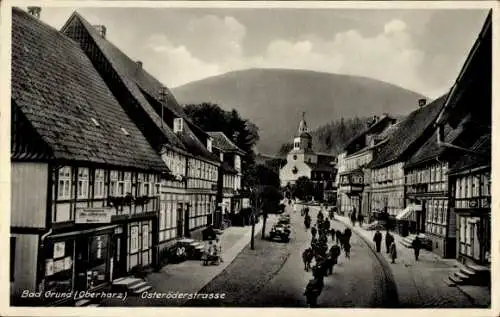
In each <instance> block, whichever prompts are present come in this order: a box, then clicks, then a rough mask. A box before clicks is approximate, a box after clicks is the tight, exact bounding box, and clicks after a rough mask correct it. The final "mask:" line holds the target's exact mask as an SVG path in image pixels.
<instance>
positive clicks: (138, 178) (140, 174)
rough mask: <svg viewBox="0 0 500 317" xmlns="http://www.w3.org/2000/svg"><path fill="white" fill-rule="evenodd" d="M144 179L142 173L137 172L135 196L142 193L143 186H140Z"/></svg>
mask: <svg viewBox="0 0 500 317" xmlns="http://www.w3.org/2000/svg"><path fill="white" fill-rule="evenodd" d="M143 181H144V175H143V174H142V173H138V174H137V197H139V196H142V195H143V193H142V192H143V190H144V188H143V187H142V183H143Z"/></svg>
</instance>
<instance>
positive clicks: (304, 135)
mask: <svg viewBox="0 0 500 317" xmlns="http://www.w3.org/2000/svg"><path fill="white" fill-rule="evenodd" d="M335 160H336V158H335V156H333V155H330V154H326V153H317V152H315V151H314V150H313V149H312V136H311V134H310V133H309V129H308V128H307V123H306V120H305V112H304V113H302V120H301V121H300V122H299V128H298V131H297V134H296V135H295V137H294V139H293V148H292V149H291V150H290V152H289V153H288V155H287V159H286V161H287V163H286V164H285V165H284V166H283V167H282V168H281V169H280V181H281V186H282V187H285V186H287V185H293V184H294V183H295V182H296V181H297V179H299V178H300V177H302V176H305V177H307V178H309V179H311V180H312V181H313V182H314V185H315V186H314V187H315V193H317V194H318V195H315V196H316V198H317V199H321V200H328V198H329V197H335V193H334V192H335V188H334V185H335V175H336V168H335V166H336V162H335Z"/></svg>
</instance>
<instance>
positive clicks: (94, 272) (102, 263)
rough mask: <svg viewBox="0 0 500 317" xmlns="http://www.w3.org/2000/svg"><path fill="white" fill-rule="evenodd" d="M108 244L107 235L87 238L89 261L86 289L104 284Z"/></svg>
mask: <svg viewBox="0 0 500 317" xmlns="http://www.w3.org/2000/svg"><path fill="white" fill-rule="evenodd" d="M109 243H110V240H109V235H99V236H93V237H90V238H89V261H88V270H87V281H88V285H87V287H88V288H92V287H95V286H98V285H100V284H103V283H105V282H106V266H107V264H108V260H109V256H108V250H109Z"/></svg>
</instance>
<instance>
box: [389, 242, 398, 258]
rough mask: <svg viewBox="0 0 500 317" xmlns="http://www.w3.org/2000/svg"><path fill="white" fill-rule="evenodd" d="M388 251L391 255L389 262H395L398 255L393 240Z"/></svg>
mask: <svg viewBox="0 0 500 317" xmlns="http://www.w3.org/2000/svg"><path fill="white" fill-rule="evenodd" d="M389 253H390V255H391V260H392V261H391V263H396V259H397V257H398V253H397V251H396V242H394V240H393V241H392V242H391V245H390V246H389Z"/></svg>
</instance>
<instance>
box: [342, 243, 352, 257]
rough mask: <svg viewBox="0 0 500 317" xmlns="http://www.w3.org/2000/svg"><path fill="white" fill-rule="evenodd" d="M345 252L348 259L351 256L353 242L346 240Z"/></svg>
mask: <svg viewBox="0 0 500 317" xmlns="http://www.w3.org/2000/svg"><path fill="white" fill-rule="evenodd" d="M344 252H345V257H346V259H350V258H351V244H350V243H349V241H345V242H344Z"/></svg>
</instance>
